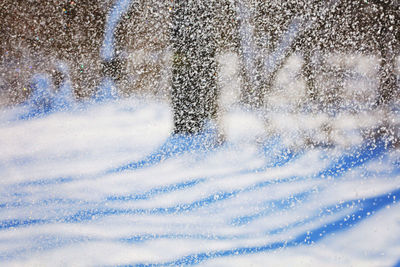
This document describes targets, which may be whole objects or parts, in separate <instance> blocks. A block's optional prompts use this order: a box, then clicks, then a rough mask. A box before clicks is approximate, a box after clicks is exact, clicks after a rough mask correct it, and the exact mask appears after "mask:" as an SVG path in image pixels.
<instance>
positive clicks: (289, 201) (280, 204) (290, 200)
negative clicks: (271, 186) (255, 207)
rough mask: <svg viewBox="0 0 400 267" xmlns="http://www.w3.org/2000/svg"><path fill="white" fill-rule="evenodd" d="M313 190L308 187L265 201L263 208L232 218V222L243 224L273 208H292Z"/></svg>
mask: <svg viewBox="0 0 400 267" xmlns="http://www.w3.org/2000/svg"><path fill="white" fill-rule="evenodd" d="M313 192H315V189H310V190H307V191H304V192H301V193H298V194H294V195H291V196H289V197H284V198H280V199H275V200H270V201H267V202H265V203H263V205H262V206H263V208H262V210H261V211H259V212H257V213H256V214H251V215H245V216H240V217H237V218H234V219H233V220H232V224H233V225H236V226H241V225H244V224H248V223H250V222H252V221H253V220H255V219H257V218H260V217H263V216H267V215H270V214H271V213H272V212H274V210H280V211H284V210H288V209H290V208H293V207H294V206H295V205H296V204H298V203H301V202H302V201H304V200H306V199H307V198H308V197H309V196H310V195H311V194H312V193H313Z"/></svg>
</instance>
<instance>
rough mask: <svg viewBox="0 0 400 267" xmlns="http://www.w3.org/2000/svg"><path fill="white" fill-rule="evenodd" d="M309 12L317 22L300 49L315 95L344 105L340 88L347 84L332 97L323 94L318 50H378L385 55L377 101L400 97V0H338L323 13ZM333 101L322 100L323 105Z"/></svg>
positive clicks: (381, 102) (298, 47) (304, 38)
mask: <svg viewBox="0 0 400 267" xmlns="http://www.w3.org/2000/svg"><path fill="white" fill-rule="evenodd" d="M308 16H309V17H310V19H311V20H314V21H315V22H314V24H313V26H312V27H311V28H310V29H309V30H308V31H306V33H305V34H304V35H303V37H302V38H300V39H299V41H298V42H297V44H296V49H298V50H300V51H303V55H304V59H305V64H304V76H305V78H306V81H307V87H308V92H309V94H310V97H311V98H312V99H314V100H317V101H318V99H328V101H334V102H333V103H332V104H333V106H334V108H336V109H337V108H338V107H340V96H341V92H340V91H341V90H343V88H340V87H339V88H337V89H336V90H334V92H332V97H327V96H326V95H321V93H322V94H326V92H323V90H321V88H317V87H316V83H315V66H313V65H312V63H311V57H312V55H313V54H314V53H315V52H319V53H323V54H326V53H328V52H333V51H334V52H342V53H346V52H347V53H361V54H374V53H375V54H376V53H377V54H378V55H379V56H380V57H381V63H380V71H379V79H380V82H379V88H378V94H377V97H378V99H377V105H378V106H379V105H382V104H387V103H389V102H390V101H391V100H393V98H394V97H398V95H397V96H396V90H397V84H396V74H395V58H396V56H398V55H397V54H398V51H399V48H400V22H399V21H400V2H399V1H396V0H392V1H368V2H367V1H350V0H342V1H339V0H337V1H336V2H335V4H334V5H333V8H330V9H329V10H328V12H327V13H326V14H324V16H323V17H322V16H320V14H318V13H317V12H315V11H314V12H311V13H309V15H308ZM396 53H397V54H396ZM339 76H340V70H339ZM342 80H343V78H342ZM340 83H341V82H340V81H339V83H338V85H339V86H340ZM397 94H398V93H397ZM329 104H330V103H322V106H326V105H329Z"/></svg>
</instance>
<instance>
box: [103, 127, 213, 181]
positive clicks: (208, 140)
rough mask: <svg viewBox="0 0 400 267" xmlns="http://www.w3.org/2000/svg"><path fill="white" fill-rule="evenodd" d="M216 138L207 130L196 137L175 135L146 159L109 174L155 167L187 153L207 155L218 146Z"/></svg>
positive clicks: (109, 171)
mask: <svg viewBox="0 0 400 267" xmlns="http://www.w3.org/2000/svg"><path fill="white" fill-rule="evenodd" d="M216 138H217V135H216V132H215V131H213V130H206V131H204V132H202V133H199V134H194V135H184V134H175V135H172V136H171V137H169V138H168V139H167V140H166V142H165V143H164V144H163V145H162V146H161V147H160V148H159V149H157V150H156V151H155V152H153V153H152V154H150V155H148V156H147V157H145V158H144V159H142V160H139V161H136V162H131V163H128V164H125V165H123V166H121V167H117V168H114V169H110V170H108V171H107V173H116V172H121V171H125V170H134V169H140V168H144V167H150V166H154V165H156V164H158V163H160V162H162V161H164V160H166V159H169V158H172V157H175V156H179V155H182V154H183V153H185V152H190V153H205V152H208V151H210V150H212V149H213V148H215V147H216V146H217V145H218V144H217V139H216Z"/></svg>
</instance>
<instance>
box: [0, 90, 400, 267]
mask: <svg viewBox="0 0 400 267" xmlns="http://www.w3.org/2000/svg"><path fill="white" fill-rule="evenodd" d="M20 112H22V111H21V110H18V109H16V108H14V109H8V110H5V109H3V110H2V112H1V113H0V114H1V115H0V151H1V152H0V184H1V187H0V188H1V189H0V190H1V193H0V263H1V265H4V266H60V265H62V266H115V265H191V264H200V265H203V266H338V265H342V266H398V265H399V264H400V205H399V204H398V201H399V199H400V151H399V150H398V149H397V150H396V149H393V148H390V149H389V148H387V147H386V144H385V142H384V141H382V140H380V139H377V140H370V141H363V140H362V139H357V141H355V142H350V143H346V145H344V146H340V145H337V146H330V147H325V146H314V147H313V146H303V145H295V144H293V143H292V144H291V143H290V142H289V143H288V142H287V140H286V141H285V138H286V139H290V138H288V136H290V135H286V136H285V138H283V137H280V136H279V135H277V134H274V135H271V132H270V131H265V122H264V121H262V120H260V119H259V117H258V116H256V115H254V114H252V113H249V112H245V111H242V110H240V109H239V108H233V109H231V110H227V111H226V114H225V124H226V125H225V131H226V133H225V134H226V142H225V143H223V144H221V145H216V146H208V145H207V144H209V143H207V142H210V140H211V141H212V139H213V132H212V130H210V131H209V132H207V133H205V134H203V135H201V136H194V137H190V138H188V137H184V136H177V137H172V138H171V137H169V136H170V132H171V129H172V118H171V110H170V108H169V105H168V103H166V102H163V101H161V100H154V99H151V98H144V97H132V98H129V99H124V100H115V101H110V102H104V103H97V104H91V105H83V104H82V105H78V106H77V108H74V109H71V110H70V111H61V112H55V113H53V114H49V115H47V116H43V117H37V118H33V119H28V120H27V119H13V118H16V117H18V116H17V115H16V113H20ZM281 116H283V115H282V114H281ZM275 118H276V119H273V118H272V119H271V121H275V123H277V122H281V124H279V125H283V126H282V127H281V128H280V130H283V129H285V127H286V126H287V125H289V124H291V125H293V123H294V122H296V121H297V122H298V120H297V119H296V118H294V117H290V116H289V115H287V116H284V117H278V115H276V116H275ZM284 120H287V121H286V124H285V123H283V121H284ZM338 120H339V119H338ZM342 121H343V123H342V124H343V125H346V123H345V122H346V121H348V120H342ZM350 124H352V123H351V122H350ZM279 125H278V126H279ZM285 125H286V126H285ZM347 127H348V124H347ZM278 128H279V127H277V129H278ZM282 136H283V135H282ZM292 138H296V136H295V135H292ZM349 144H350V145H349Z"/></svg>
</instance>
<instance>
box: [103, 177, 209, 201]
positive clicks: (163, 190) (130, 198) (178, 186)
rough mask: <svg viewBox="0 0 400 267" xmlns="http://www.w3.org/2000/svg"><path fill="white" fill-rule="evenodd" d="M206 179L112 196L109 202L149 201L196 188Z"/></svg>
mask: <svg viewBox="0 0 400 267" xmlns="http://www.w3.org/2000/svg"><path fill="white" fill-rule="evenodd" d="M205 180H206V179H204V178H200V179H195V180H191V181H185V182H181V183H177V184H172V185H166V186H160V187H156V188H152V189H150V190H148V191H146V192H144V193H141V194H135V195H124V196H111V197H108V198H107V200H108V201H135V200H145V199H149V198H151V197H153V196H155V195H160V194H165V193H169V192H173V191H178V190H183V189H187V188H189V187H193V186H196V185H198V184H200V183H203V182H204V181H205Z"/></svg>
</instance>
